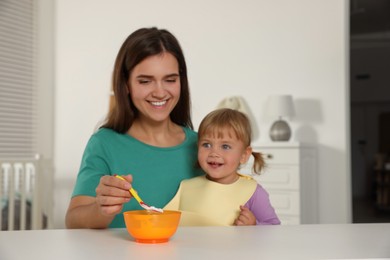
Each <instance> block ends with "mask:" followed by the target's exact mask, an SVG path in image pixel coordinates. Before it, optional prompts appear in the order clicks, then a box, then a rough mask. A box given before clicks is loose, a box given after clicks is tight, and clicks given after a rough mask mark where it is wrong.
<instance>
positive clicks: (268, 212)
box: [245, 185, 280, 225]
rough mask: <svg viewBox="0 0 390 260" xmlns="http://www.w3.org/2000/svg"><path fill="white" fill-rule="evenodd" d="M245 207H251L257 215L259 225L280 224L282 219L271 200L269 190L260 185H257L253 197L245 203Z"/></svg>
mask: <svg viewBox="0 0 390 260" xmlns="http://www.w3.org/2000/svg"><path fill="white" fill-rule="evenodd" d="M245 207H247V208H249V210H250V211H252V213H253V214H254V215H255V217H256V223H257V225H279V224H280V220H279V218H278V216H277V215H276V213H275V210H274V208H273V207H272V205H271V202H270V201H269V196H268V192H267V191H266V190H265V189H264V188H263V187H261V186H260V185H257V187H256V190H255V192H254V193H253V195H252V197H251V198H250V199H249V201H248V202H247V203H245Z"/></svg>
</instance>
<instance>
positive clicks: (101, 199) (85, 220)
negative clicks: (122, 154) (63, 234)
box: [65, 175, 133, 228]
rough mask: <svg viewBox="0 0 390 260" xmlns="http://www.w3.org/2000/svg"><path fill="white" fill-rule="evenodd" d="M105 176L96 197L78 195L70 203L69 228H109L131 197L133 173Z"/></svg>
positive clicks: (66, 221) (67, 224)
mask: <svg viewBox="0 0 390 260" xmlns="http://www.w3.org/2000/svg"><path fill="white" fill-rule="evenodd" d="M122 177H123V178H124V179H125V180H126V181H124V180H121V179H118V178H116V177H115V176H109V175H106V176H103V177H101V178H100V182H99V184H98V186H97V187H96V197H91V196H76V197H73V198H72V199H71V201H70V203H69V207H68V211H67V212H66V217H65V224H66V227H67V228H107V227H108V226H109V225H110V223H111V222H112V220H113V219H114V217H115V215H117V214H118V213H120V212H121V210H122V208H123V204H124V203H126V202H128V201H129V200H130V198H131V195H130V192H129V189H130V188H131V182H132V180H133V178H132V176H131V175H126V176H122Z"/></svg>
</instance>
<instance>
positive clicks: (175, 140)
mask: <svg viewBox="0 0 390 260" xmlns="http://www.w3.org/2000/svg"><path fill="white" fill-rule="evenodd" d="M127 133H128V134H129V135H131V136H132V137H134V138H135V139H137V140H139V141H141V142H143V143H146V144H149V145H153V146H158V147H171V146H176V145H179V144H181V143H182V142H183V141H184V139H185V134H184V131H183V129H182V128H181V127H180V126H179V125H177V124H175V123H173V122H172V121H171V120H167V121H165V122H161V123H155V122H154V123H152V124H149V123H147V122H144V121H140V120H136V121H134V123H133V124H132V126H131V127H130V129H129V131H128V132H127Z"/></svg>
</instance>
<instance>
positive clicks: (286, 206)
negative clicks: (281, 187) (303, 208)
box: [268, 190, 300, 216]
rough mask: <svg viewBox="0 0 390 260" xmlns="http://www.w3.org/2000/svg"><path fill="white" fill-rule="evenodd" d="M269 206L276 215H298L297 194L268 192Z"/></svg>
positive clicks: (293, 192) (295, 192) (294, 192)
mask: <svg viewBox="0 0 390 260" xmlns="http://www.w3.org/2000/svg"><path fill="white" fill-rule="evenodd" d="M268 193H269V199H270V201H271V205H272V206H273V207H274V209H275V211H276V214H277V215H297V216H299V215H300V203H299V192H298V191H292V192H277V191H273V190H268Z"/></svg>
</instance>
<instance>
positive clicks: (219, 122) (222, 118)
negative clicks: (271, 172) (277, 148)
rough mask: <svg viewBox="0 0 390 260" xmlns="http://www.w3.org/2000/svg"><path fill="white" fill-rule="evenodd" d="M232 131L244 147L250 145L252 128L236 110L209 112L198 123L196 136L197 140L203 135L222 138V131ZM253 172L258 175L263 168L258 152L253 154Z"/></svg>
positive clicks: (226, 109)
mask: <svg viewBox="0 0 390 260" xmlns="http://www.w3.org/2000/svg"><path fill="white" fill-rule="evenodd" d="M226 129H228V130H232V131H233V133H234V134H235V137H236V138H237V139H238V140H240V141H242V142H243V144H244V146H245V147H248V146H250V145H251V142H252V141H251V139H252V127H251V123H250V120H249V119H248V117H247V116H246V115H245V114H244V113H242V112H240V111H237V110H233V109H230V108H221V109H217V110H214V111H212V112H210V113H209V114H208V115H206V117H205V118H203V120H202V122H201V123H200V126H199V130H198V136H199V140H200V139H201V138H202V137H203V136H205V135H213V136H216V137H218V138H220V137H222V135H223V130H226ZM252 155H253V157H254V163H253V172H255V173H258V174H260V172H261V170H262V169H263V168H264V167H265V162H264V159H263V156H262V154H261V153H259V152H253V151H252Z"/></svg>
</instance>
